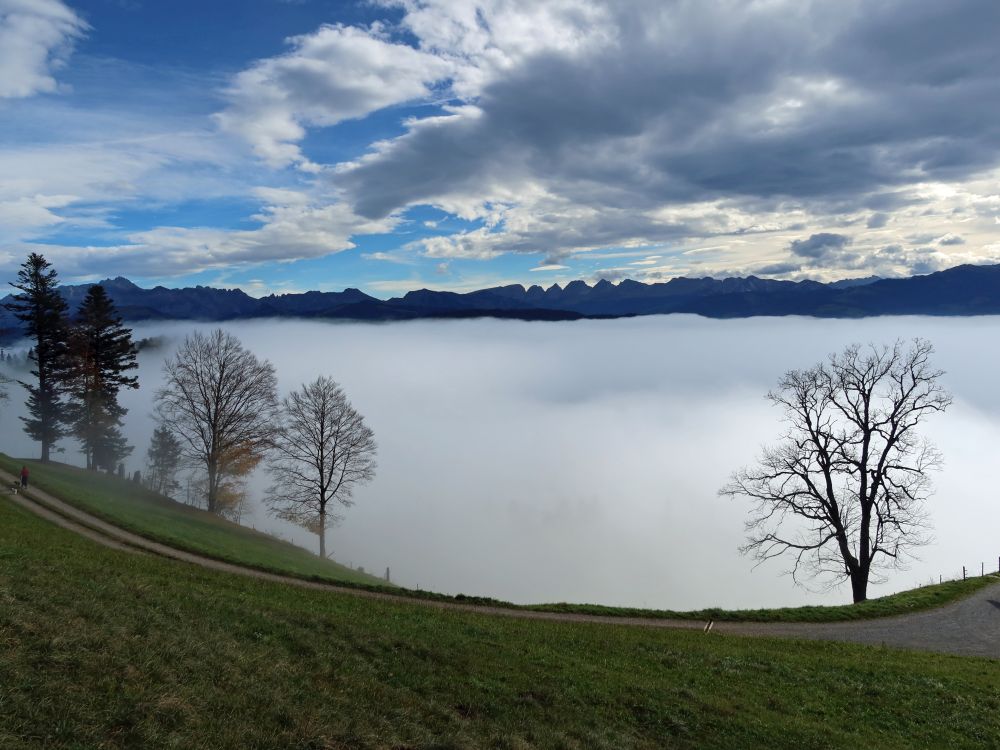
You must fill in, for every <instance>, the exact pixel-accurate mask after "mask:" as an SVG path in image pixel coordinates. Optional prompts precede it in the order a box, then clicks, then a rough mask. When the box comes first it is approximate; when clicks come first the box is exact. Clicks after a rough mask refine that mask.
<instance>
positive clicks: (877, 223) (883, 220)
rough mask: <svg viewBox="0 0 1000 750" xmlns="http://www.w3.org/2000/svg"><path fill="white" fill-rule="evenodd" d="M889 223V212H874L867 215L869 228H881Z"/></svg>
mask: <svg viewBox="0 0 1000 750" xmlns="http://www.w3.org/2000/svg"><path fill="white" fill-rule="evenodd" d="M888 223H889V214H886V213H874V214H872V215H871V216H869V217H868V223H867V227H868V228H869V229H881V228H882V227H884V226H885V225H886V224H888Z"/></svg>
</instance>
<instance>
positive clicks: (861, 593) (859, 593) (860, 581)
mask: <svg viewBox="0 0 1000 750" xmlns="http://www.w3.org/2000/svg"><path fill="white" fill-rule="evenodd" d="M851 593H852V594H854V603H855V604H857V603H858V602H863V601H865V600H866V599H867V598H868V573H867V571H863V570H857V571H853V572H852V573H851Z"/></svg>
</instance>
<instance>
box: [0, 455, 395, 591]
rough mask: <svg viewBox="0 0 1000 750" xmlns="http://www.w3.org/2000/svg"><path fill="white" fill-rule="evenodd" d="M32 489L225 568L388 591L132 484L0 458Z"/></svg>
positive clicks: (70, 468) (286, 545) (380, 583)
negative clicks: (24, 471) (26, 472)
mask: <svg viewBox="0 0 1000 750" xmlns="http://www.w3.org/2000/svg"><path fill="white" fill-rule="evenodd" d="M24 463H27V464H28V466H29V468H30V470H31V480H32V484H33V485H34V486H36V487H39V488H41V489H43V490H46V491H48V492H51V493H53V494H54V495H56V496H58V497H61V498H68V499H70V500H71V501H72V503H73V504H74V505H76V506H77V507H79V508H81V509H82V510H86V511H88V512H90V513H93V514H94V515H96V516H98V517H99V518H102V519H104V520H106V521H108V522H110V523H113V524H115V525H116V526H120V527H122V528H124V529H127V530H129V531H132V532H135V533H137V534H139V535H141V536H145V537H148V538H150V539H155V540H157V541H161V542H164V543H166V544H169V545H171V546H173V547H177V548H178V549H182V550H187V551H190V552H196V553H199V554H203V555H207V556H209V557H213V558H216V559H219V560H224V561H226V562H232V563H238V564H241V565H247V566H250V567H253V568H258V569H260V570H266V571H271V572H275V573H285V574H289V575H294V576H299V577H302V578H308V579H315V580H322V581H330V582H333V583H349V584H359V585H365V586H380V587H381V586H385V585H386V582H385V581H384V580H382V579H379V578H375V577H374V576H371V575H366V574H364V573H360V572H358V571H356V570H352V569H351V568H348V567H346V566H344V565H339V564H337V563H335V562H333V561H332V560H321V559H320V558H319V557H317V556H316V555H314V554H312V553H311V552H309V551H308V550H305V549H303V548H302V547H298V546H296V545H294V544H290V543H288V542H284V541H281V540H280V539H276V538H275V537H273V536H270V535H268V534H263V533H260V532H256V531H254V530H253V529H249V528H247V527H246V526H241V525H239V524H236V523H232V522H230V521H227V520H225V519H223V518H220V517H219V516H217V515H215V514H213V513H208V512H207V511H204V510H199V509H198V508H193V507H191V506H188V505H184V504H182V503H177V502H173V501H172V500H169V499H167V498H164V497H162V496H161V495H157V494H155V493H153V492H150V491H148V490H146V489H145V488H143V487H141V486H139V485H136V484H134V483H132V482H126V481H122V480H120V479H118V478H117V477H113V476H106V475H104V474H100V473H98V472H93V471H86V470H84V469H78V468H75V467H73V466H67V465H66V464H58V463H50V464H41V463H39V462H37V461H22V460H21V459H17V460H15V459H12V458H10V457H9V456H6V455H3V454H0V469H4V470H6V471H8V472H10V473H11V474H14V475H16V474H17V472H18V471H19V470H20V467H21V465H22V464H24Z"/></svg>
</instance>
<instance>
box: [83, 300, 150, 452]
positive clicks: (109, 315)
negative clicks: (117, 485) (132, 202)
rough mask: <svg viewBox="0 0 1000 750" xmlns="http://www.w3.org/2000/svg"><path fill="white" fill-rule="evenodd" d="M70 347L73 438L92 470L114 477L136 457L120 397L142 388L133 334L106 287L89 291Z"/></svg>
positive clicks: (125, 410)
mask: <svg viewBox="0 0 1000 750" xmlns="http://www.w3.org/2000/svg"><path fill="white" fill-rule="evenodd" d="M70 341H71V346H70V351H71V354H72V358H73V371H72V377H71V381H70V382H71V386H70V393H71V395H72V397H73V401H72V404H71V406H70V410H69V412H70V416H71V419H72V428H73V434H74V435H75V436H76V437H77V438H78V439H79V440H80V443H81V445H82V447H83V452H84V454H85V455H86V457H87V468H88V469H105V470H106V471H114V470H115V467H117V466H118V463H119V462H120V461H121V460H122V459H124V458H125V457H126V456H127V455H128V454H129V453H131V452H132V448H131V447H130V446H129V445H128V443H127V442H126V440H125V437H124V435H122V432H121V424H122V419H123V418H124V416H125V414H126V413H127V409H125V408H124V407H123V406H122V405H121V404H119V403H118V393H119V391H120V390H121V389H122V388H138V387H139V380H138V378H136V377H135V376H134V375H130V374H129V372H130V371H132V370H135V369H136V368H137V367H138V364H137V363H136V349H135V344H134V343H133V342H132V330H131V329H130V328H126V327H125V326H124V325H122V319H121V316H120V315H119V314H118V311H117V310H116V309H115V305H114V302H112V301H111V298H110V297H108V295H107V292H106V291H105V290H104V287H103V286H101V285H100V284H95V285H94V286H92V287H90V289H89V290H88V291H87V296H86V297H85V298H84V300H83V303H82V304H81V305H80V309H79V311H78V312H77V320H76V324H75V325H74V326H73V331H72V335H71V339H70Z"/></svg>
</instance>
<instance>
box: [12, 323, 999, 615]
mask: <svg viewBox="0 0 1000 750" xmlns="http://www.w3.org/2000/svg"><path fill="white" fill-rule="evenodd" d="M198 327H200V328H204V329H209V328H212V327H215V326H212V325H209V324H204V325H200V324H199V326H198ZM224 327H225V328H227V329H228V330H230V331H231V332H233V333H234V334H235V335H236V336H238V337H239V338H240V339H242V341H243V342H244V344H245V345H246V346H247V347H248V348H250V349H251V350H253V351H254V352H255V353H257V354H258V355H259V356H261V357H266V358H268V359H270V360H271V361H272V362H273V363H274V365H275V367H276V369H277V373H278V377H279V382H280V386H281V389H282V392H283V393H284V392H287V391H289V390H291V389H293V388H295V387H297V386H299V385H300V384H301V383H302V382H304V381H306V380H312V379H313V378H315V377H316V376H317V375H319V374H326V375H330V376H332V377H333V378H335V379H336V380H338V381H339V382H340V383H341V385H343V387H344V388H345V389H346V391H347V393H348V395H349V397H350V398H351V400H352V401H353V403H354V405H355V407H356V408H357V409H358V410H359V411H361V412H362V413H363V414H364V415H365V417H366V418H367V420H368V422H369V424H370V425H371V427H372V428H373V429H374V431H375V435H376V438H377V440H378V443H379V471H378V475H377V478H376V479H375V481H374V482H372V483H371V484H370V485H368V486H366V487H362V488H361V489H360V490H359V491H358V492H357V493H356V505H355V506H354V507H353V508H350V509H349V510H347V511H346V513H345V516H346V518H345V520H344V521H343V523H342V524H341V525H340V526H339V527H338V528H336V529H334V530H333V531H332V532H331V533H330V535H329V537H328V549H330V550H332V553H333V556H334V557H335V558H336V559H338V560H339V561H341V562H345V563H349V564H352V565H354V566H358V565H363V566H364V567H365V568H366V569H367V570H370V571H375V572H377V573H381V572H383V571H384V569H385V568H386V567H390V568H391V570H392V576H393V579H394V580H395V581H397V582H398V583H401V584H404V585H408V586H420V587H421V588H425V589H434V590H437V591H443V592H448V593H458V592H463V593H466V594H481V595H489V596H495V597H499V598H503V599H509V600H512V601H517V602H542V601H589V602H601V603H606V604H618V605H636V606H649V607H670V608H691V607H702V606H712V605H721V606H728V607H755V606H771V605H782V604H788V605H791V604H799V603H805V602H844V601H847V600H848V599H849V591H847V590H846V589H841V590H836V591H834V592H831V593H818V592H810V591H807V590H805V589H802V588H798V587H796V586H794V585H793V583H792V581H791V579H790V578H789V577H788V576H783V575H782V572H783V571H784V569H785V567H786V566H785V565H784V564H783V563H781V562H771V563H768V564H766V565H763V566H760V567H758V568H756V569H753V561H752V560H750V559H748V558H745V557H742V556H741V555H740V554H739V553H738V551H737V548H738V546H739V545H740V544H741V542H742V540H743V521H744V518H745V511H746V508H747V506H746V504H745V503H743V502H740V501H738V500H737V501H733V500H728V499H724V498H719V497H717V495H716V491H717V490H718V488H719V487H720V486H721V485H722V484H724V483H725V481H726V479H727V478H728V476H729V474H730V473H731V472H732V471H733V470H734V469H736V468H738V467H739V466H741V465H743V464H745V463H747V462H750V461H752V460H753V458H754V456H755V455H756V454H757V452H758V450H759V448H760V446H761V445H762V444H764V443H766V442H772V441H774V440H775V439H776V438H777V436H778V435H779V432H780V425H779V423H778V418H779V413H778V412H777V410H776V409H774V408H773V407H771V406H770V405H769V404H768V403H767V402H766V401H765V400H764V398H763V396H764V394H765V392H766V391H767V390H768V389H769V388H771V387H773V386H774V384H775V383H776V381H777V379H778V377H779V376H780V375H781V374H782V373H783V372H784V371H785V370H787V369H789V368H794V367H808V366H810V365H812V364H815V363H816V362H817V361H819V360H820V359H822V358H824V357H825V356H826V355H827V354H828V353H829V352H831V351H834V350H836V349H839V348H841V347H842V346H843V345H845V344H847V343H850V342H853V341H858V342H862V343H867V342H869V341H874V342H886V343H890V342H891V341H892V340H894V339H895V338H897V337H903V338H911V337H913V336H918V335H919V336H922V337H925V338H929V339H930V340H931V341H932V342H933V343H934V345H935V346H936V348H937V360H936V361H937V364H938V365H939V366H941V367H943V368H945V369H946V370H947V374H946V376H945V378H944V380H943V382H944V384H945V386H946V387H947V388H949V389H950V390H951V391H952V392H953V393H954V395H955V403H954V405H953V406H952V408H951V409H950V410H949V411H948V412H947V413H946V414H944V415H941V416H937V417H935V418H934V419H932V420H930V421H928V423H927V429H926V431H925V434H927V435H928V436H930V437H931V438H932V439H933V440H934V441H935V442H936V443H937V444H938V447H939V448H940V449H941V450H942V451H943V453H944V455H945V461H946V463H945V468H944V470H943V471H942V472H941V473H940V474H938V475H937V476H936V486H937V488H938V491H937V494H936V496H935V497H934V499H933V500H932V502H931V505H930V508H929V509H930V514H931V518H932V519H933V522H934V536H935V541H934V543H933V544H931V545H930V546H928V547H924V548H923V549H922V550H921V552H920V553H919V554H920V556H921V558H922V559H921V560H920V561H917V562H915V563H913V564H912V565H911V567H910V569H909V570H908V571H904V572H900V573H896V574H894V575H893V576H892V577H891V578H890V581H889V582H888V584H887V585H886V586H883V587H876V588H875V589H874V590H873V591H872V592H871V594H872V595H879V594H880V593H887V592H889V591H895V590H899V589H902V588H908V587H910V586H912V585H913V584H915V583H922V582H926V581H928V580H930V579H931V578H933V579H934V580H937V577H938V575H939V574H944V575H945V576H946V577H947V576H949V575H952V576H953V575H956V574H959V575H960V572H961V567H962V565H966V566H968V567H970V569H971V568H975V570H976V571H977V572H978V569H979V564H980V562H983V561H984V562H986V563H987V566H990V565H992V566H994V568H995V566H996V563H997V556H998V555H1000V540H998V539H997V537H996V534H995V529H996V528H998V526H1000V502H998V501H997V498H996V497H995V491H994V489H993V488H994V486H995V483H994V481H993V476H992V474H993V469H994V465H995V460H996V459H995V454H996V452H997V449H998V447H1000V395H998V393H997V386H996V373H997V372H998V371H1000V354H998V352H997V347H996V346H994V345H993V343H994V342H995V341H997V340H998V338H1000V318H973V319H968V318H967V319H930V318H918V317H911V318H877V319H866V320H860V321H855V320H852V321H824V320H812V319H800V318H785V319H774V318H760V319H749V320H732V321H715V320H705V319H702V318H696V317H689V316H655V317H645V318H633V319H620V320H607V321H576V322H566V323H523V322H516V321H495V320H473V321H447V322H443V321H428V322H413V323H393V324H386V325H379V324H343V323H323V322H301V321H294V322H290V321H255V322H240V323H235V324H227V325H225V326H224ZM192 329H193V328H192V326H191V325H183V324H157V325H141V326H138V327H137V329H136V337H137V338H138V337H144V336H164V337H165V345H164V346H163V347H161V348H158V349H153V350H148V351H144V352H143V353H142V354H141V355H140V368H141V369H140V373H139V377H140V382H141V383H142V387H141V389H140V390H138V391H135V392H131V393H128V394H126V395H125V396H124V398H123V401H124V403H125V405H126V406H127V407H128V408H129V410H130V411H129V415H128V417H127V422H126V432H127V434H128V437H129V439H130V440H131V441H132V443H133V444H134V445H135V446H136V450H135V452H134V454H133V455H132V457H131V459H130V460H129V461H128V462H127V465H128V468H129V470H130V471H133V470H135V469H138V468H143V463H144V460H145V451H146V447H147V445H148V442H149V437H150V434H151V433H152V428H153V423H152V419H151V416H150V415H151V411H152V398H153V395H154V393H155V390H156V388H157V387H158V385H159V381H160V368H161V365H162V362H163V359H164V358H165V357H166V356H168V355H169V354H170V353H171V352H172V350H173V348H174V347H175V346H176V344H177V343H179V342H180V341H181V340H182V339H183V337H184V335H185V334H186V333H188V332H189V331H191V330H192ZM10 390H11V401H10V403H9V404H8V406H7V407H6V408H5V409H4V412H3V417H2V419H3V421H2V424H3V438H2V441H0V449H2V450H3V451H4V452H7V453H10V454H13V455H27V456H34V455H35V454H36V453H37V447H36V446H35V445H34V444H32V443H31V442H30V441H28V440H27V438H26V437H25V436H24V434H23V433H22V432H21V429H20V424H19V422H18V421H17V418H16V417H17V415H18V414H20V413H21V411H22V407H21V402H22V401H23V391H22V390H21V389H20V388H19V387H17V386H12V387H11V389H10ZM64 445H65V446H66V447H67V451H66V453H65V454H64V456H63V458H64V460H68V461H70V462H75V463H79V456H78V454H77V453H76V451H75V450H74V444H73V442H72V441H70V440H67V441H65V443H64ZM267 484H268V481H267V477H266V476H264V475H263V474H259V475H258V476H256V477H255V478H254V480H253V482H252V486H251V495H252V499H253V501H254V503H253V508H252V510H251V513H250V514H249V516H246V517H245V518H244V523H249V524H253V525H255V526H256V527H257V528H263V529H267V530H271V531H276V532H277V533H279V534H281V535H282V536H284V537H285V538H290V539H294V540H295V541H296V542H298V543H300V544H303V545H305V546H308V547H309V548H310V549H315V548H316V542H315V537H314V536H313V535H311V534H309V533H308V532H306V531H304V530H302V529H298V528H296V527H293V526H290V525H289V524H287V523H283V522H279V521H276V520H274V519H271V518H268V517H267V516H266V515H265V514H264V512H263V510H262V509H261V508H260V504H259V498H260V497H261V495H262V494H263V492H265V491H266V487H267Z"/></svg>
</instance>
